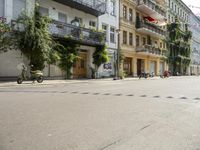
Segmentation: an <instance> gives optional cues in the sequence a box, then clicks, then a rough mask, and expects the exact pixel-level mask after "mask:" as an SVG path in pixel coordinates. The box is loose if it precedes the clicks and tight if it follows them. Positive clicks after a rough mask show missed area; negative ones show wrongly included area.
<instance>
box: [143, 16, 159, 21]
mask: <svg viewBox="0 0 200 150" xmlns="http://www.w3.org/2000/svg"><path fill="white" fill-rule="evenodd" d="M144 19H147V20H148V21H150V22H155V21H157V20H155V19H154V18H151V17H150V16H147V17H144Z"/></svg>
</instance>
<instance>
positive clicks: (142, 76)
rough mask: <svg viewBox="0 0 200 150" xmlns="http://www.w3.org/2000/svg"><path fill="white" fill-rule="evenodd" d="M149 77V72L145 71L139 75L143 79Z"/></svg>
mask: <svg viewBox="0 0 200 150" xmlns="http://www.w3.org/2000/svg"><path fill="white" fill-rule="evenodd" d="M148 77H149V73H145V72H142V73H141V74H140V75H139V79H141V78H145V79H147V78H148Z"/></svg>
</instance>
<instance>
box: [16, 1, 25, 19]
mask: <svg viewBox="0 0 200 150" xmlns="http://www.w3.org/2000/svg"><path fill="white" fill-rule="evenodd" d="M25 10H26V0H13V18H14V19H17V18H18V17H19V16H20V15H21V13H22V12H23V11H25Z"/></svg>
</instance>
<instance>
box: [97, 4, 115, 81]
mask: <svg viewBox="0 0 200 150" xmlns="http://www.w3.org/2000/svg"><path fill="white" fill-rule="evenodd" d="M98 29H99V30H101V31H104V33H105V35H106V45H107V50H108V54H109V58H110V59H109V62H108V63H106V64H103V65H102V66H101V67H100V68H99V76H101V77H110V76H113V75H115V72H116V68H115V63H116V59H117V57H116V56H117V49H118V35H117V30H118V29H119V0H107V1H106V13H105V14H103V15H101V16H99V21H98Z"/></svg>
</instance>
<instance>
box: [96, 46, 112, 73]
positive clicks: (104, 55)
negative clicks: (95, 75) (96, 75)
mask: <svg viewBox="0 0 200 150" xmlns="http://www.w3.org/2000/svg"><path fill="white" fill-rule="evenodd" d="M108 60H109V57H108V52H107V51H106V45H98V46H96V50H95V52H94V53H93V64H94V65H95V68H96V70H98V68H99V67H100V66H101V65H102V64H104V63H106V62H108Z"/></svg>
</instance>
